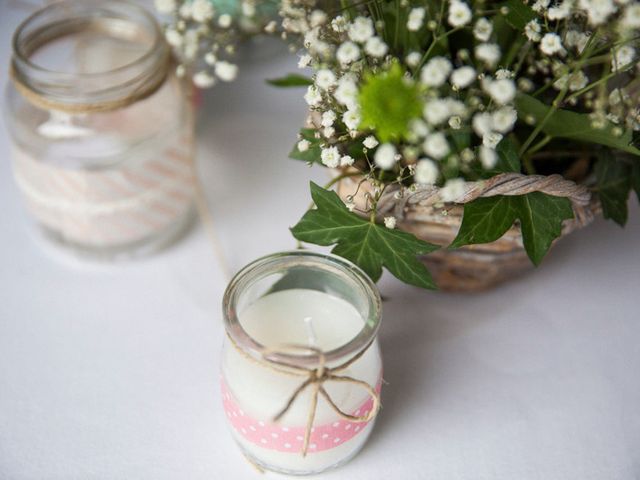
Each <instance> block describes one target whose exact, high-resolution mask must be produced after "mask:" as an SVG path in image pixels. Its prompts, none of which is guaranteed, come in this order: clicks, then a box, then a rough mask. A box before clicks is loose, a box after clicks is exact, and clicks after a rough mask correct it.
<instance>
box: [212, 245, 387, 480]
mask: <svg viewBox="0 0 640 480" xmlns="http://www.w3.org/2000/svg"><path fill="white" fill-rule="evenodd" d="M223 314H224V320H225V327H226V333H227V337H226V341H225V345H224V348H223V353H222V363H221V365H222V382H221V393H222V398H223V406H224V410H225V413H226V415H227V418H228V422H229V425H230V427H231V433H232V435H233V437H234V439H235V440H236V442H237V443H238V445H239V446H240V449H241V450H242V452H243V453H244V454H245V456H246V457H247V458H248V459H249V460H250V461H251V462H252V463H254V464H256V465H258V466H259V467H261V468H264V469H267V470H273V471H277V472H281V473H288V474H296V475H302V474H314V473H319V472H322V471H323V470H326V469H329V468H333V467H336V466H338V465H341V464H343V463H344V462H346V461H348V460H349V459H350V458H351V457H353V456H354V455H355V454H356V453H357V452H358V451H359V450H360V449H361V448H362V446H363V445H364V444H365V442H366V440H367V437H368V436H369V434H370V432H371V429H372V428H373V423H374V422H373V420H374V418H375V416H376V414H377V412H378V407H379V396H378V395H379V391H380V386H381V382H382V361H381V357H380V350H379V347H378V342H377V339H376V335H377V331H378V327H379V324H380V318H381V307H380V296H379V294H378V291H377V289H376V287H375V285H374V284H373V282H371V280H370V279H369V278H368V277H367V276H366V274H365V273H364V272H362V271H361V270H360V269H359V268H358V267H356V266H355V265H353V264H351V263H350V262H348V261H346V260H344V259H342V258H339V257H336V256H333V255H324V254H318V253H311V252H308V251H296V252H285V253H277V254H274V255H270V256H268V257H264V258H262V259H259V260H256V261H255V262H253V263H252V264H250V265H248V266H247V267H245V268H244V269H243V270H241V271H240V272H239V273H238V274H237V275H236V277H235V278H234V279H233V280H232V281H231V283H230V285H229V287H228V288H227V291H226V293H225V296H224V304H223ZM314 397H315V398H314ZM332 403H333V405H332ZM334 407H335V408H334Z"/></svg>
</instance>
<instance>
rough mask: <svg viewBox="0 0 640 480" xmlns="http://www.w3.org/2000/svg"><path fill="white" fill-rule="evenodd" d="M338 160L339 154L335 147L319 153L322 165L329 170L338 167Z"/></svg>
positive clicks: (324, 149)
mask: <svg viewBox="0 0 640 480" xmlns="http://www.w3.org/2000/svg"><path fill="white" fill-rule="evenodd" d="M340 158H341V157H340V152H339V151H338V148H337V147H329V148H323V149H322V152H321V153H320V160H321V161H322V164H323V165H326V166H327V167H329V168H337V167H338V165H340Z"/></svg>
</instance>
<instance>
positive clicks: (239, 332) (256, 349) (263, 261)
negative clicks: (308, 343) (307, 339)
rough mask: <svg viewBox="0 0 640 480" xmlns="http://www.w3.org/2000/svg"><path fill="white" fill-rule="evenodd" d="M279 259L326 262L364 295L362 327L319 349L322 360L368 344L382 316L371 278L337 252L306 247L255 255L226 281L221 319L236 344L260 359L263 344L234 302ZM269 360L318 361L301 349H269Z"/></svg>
mask: <svg viewBox="0 0 640 480" xmlns="http://www.w3.org/2000/svg"><path fill="white" fill-rule="evenodd" d="M283 261H285V262H289V263H290V264H291V265H292V266H293V265H308V266H322V265H324V266H326V265H330V266H331V267H332V268H334V269H335V270H337V271H340V272H341V273H343V274H346V275H347V276H348V277H349V279H350V280H351V281H352V282H353V284H354V286H357V287H359V288H360V289H361V290H362V292H363V294H364V295H366V297H367V300H368V304H369V315H368V318H363V320H364V322H363V326H362V329H360V331H359V332H358V333H357V334H356V335H355V336H354V337H352V338H350V339H349V340H348V341H347V342H345V343H343V344H342V345H340V346H338V347H336V348H334V349H332V350H330V351H327V352H322V353H323V357H324V361H325V362H326V363H329V364H330V363H333V362H337V361H339V360H341V359H345V358H348V357H351V356H353V355H355V354H357V353H358V352H360V351H361V350H362V349H364V348H367V347H368V346H369V345H370V344H371V342H372V341H373V340H374V338H375V337H376V335H377V333H378V329H379V327H380V321H381V318H382V299H381V298H380V293H379V292H378V289H377V287H376V285H375V283H374V282H373V281H372V280H371V278H369V276H368V275H367V274H366V273H365V272H364V271H363V270H362V269H361V268H359V267H358V266H357V265H355V264H354V263H352V262H350V261H348V260H346V259H344V258H342V257H339V256H337V255H333V254H330V253H329V254H328V253H318V252H311V251H308V250H293V251H285V252H278V253H273V254H270V255H266V256H263V257H261V258H258V259H257V260H254V261H253V262H251V263H249V264H248V265H246V266H245V267H243V268H242V269H241V270H240V271H239V272H238V273H236V274H235V276H234V277H233V278H232V279H231V281H230V282H229V285H228V286H227V289H226V290H225V293H224V297H223V302H222V308H223V318H224V324H225V330H226V333H227V335H229V337H230V338H231V340H232V341H233V342H235V343H236V344H237V345H238V347H240V348H241V349H242V350H243V351H245V352H246V353H248V354H249V355H251V356H252V357H254V358H256V359H261V358H263V352H264V351H265V348H266V347H267V346H265V345H262V344H261V343H259V342H258V341H256V340H255V339H253V337H251V335H249V334H248V333H247V331H246V330H245V329H244V328H243V327H242V324H241V323H240V320H239V318H238V315H237V311H236V305H235V304H236V301H237V299H238V296H239V293H240V292H241V290H243V289H244V288H246V287H249V286H250V285H251V284H253V283H255V281H256V280H259V279H260V278H264V277H265V276H267V275H268V274H271V273H275V272H276V271H277V270H276V267H278V268H279V269H281V268H282V267H283V265H282V262H283ZM285 266H286V264H285ZM256 275H258V276H259V275H262V276H261V277H259V278H257V279H253V278H252V277H254V276H256ZM269 359H273V360H274V361H275V362H281V363H289V364H296V365H304V366H310V365H317V364H318V362H319V360H320V358H319V355H318V354H317V353H314V352H312V351H308V352H304V353H303V354H295V353H284V352H282V353H281V352H275V353H271V352H270V353H269Z"/></svg>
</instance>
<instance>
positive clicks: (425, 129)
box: [409, 118, 431, 142]
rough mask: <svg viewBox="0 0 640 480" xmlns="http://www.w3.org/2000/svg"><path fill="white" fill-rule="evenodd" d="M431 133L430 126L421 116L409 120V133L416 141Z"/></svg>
mask: <svg viewBox="0 0 640 480" xmlns="http://www.w3.org/2000/svg"><path fill="white" fill-rule="evenodd" d="M429 133H431V130H430V129H429V126H428V125H427V124H426V123H425V122H424V120H422V119H420V118H414V119H413V120H411V122H409V134H410V136H411V137H412V139H413V140H414V141H416V142H417V141H418V140H420V139H422V138H424V137H426V136H427V135H429Z"/></svg>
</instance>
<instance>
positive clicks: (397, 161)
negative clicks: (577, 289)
mask: <svg viewBox="0 0 640 480" xmlns="http://www.w3.org/2000/svg"><path fill="white" fill-rule="evenodd" d="M280 13H281V15H282V17H283V23H282V27H283V29H284V31H285V32H286V33H287V35H288V36H297V37H298V38H300V39H301V41H302V44H303V51H302V52H301V56H300V61H299V66H300V67H302V68H305V67H310V68H311V69H312V70H313V76H312V79H311V80H308V88H307V92H306V94H305V100H306V102H307V103H308V105H309V108H310V115H309V119H308V122H307V123H308V124H307V125H306V127H305V128H303V129H302V130H301V132H300V136H299V139H298V142H297V144H296V146H295V148H294V150H293V152H292V154H291V156H292V157H293V158H295V159H299V160H304V161H307V162H310V163H318V164H321V165H324V166H326V167H329V168H331V169H338V174H337V177H335V178H334V180H333V181H332V182H330V184H329V185H327V186H326V187H325V188H322V187H320V186H318V185H315V184H312V186H311V193H312V196H313V201H314V203H315V207H316V208H315V209H312V210H309V211H308V212H307V213H306V214H305V215H304V217H303V218H302V219H301V221H300V222H299V223H298V224H297V225H296V226H295V227H293V229H292V232H293V234H294V236H295V237H296V238H297V239H298V240H300V241H304V242H310V243H315V244H319V245H335V248H334V250H333V251H334V253H336V254H338V255H341V256H343V257H345V258H347V259H349V260H351V261H353V262H355V263H356V264H358V265H359V266H360V267H361V268H363V269H364V270H365V271H366V272H367V273H368V274H369V275H370V276H371V277H372V278H374V279H378V278H379V277H380V275H381V273H382V267H386V268H387V269H388V270H389V271H390V272H391V273H392V274H393V275H395V276H396V277H398V278H399V279H401V280H402V281H404V282H406V283H409V284H413V285H417V286H421V287H425V288H432V287H433V286H434V283H433V280H432V278H431V277H430V274H429V272H428V271H427V269H426V267H425V266H424V265H423V263H421V262H420V261H419V257H420V256H422V255H425V254H428V253H429V252H432V251H433V250H435V249H436V248H439V247H438V246H436V245H433V244H431V243H428V242H425V241H423V240H420V239H418V238H416V237H415V236H414V235H412V234H411V233H408V232H406V231H402V229H401V228H398V227H401V226H402V225H401V223H402V222H401V220H402V219H401V218H399V216H400V214H401V212H402V209H400V210H398V209H397V208H395V209H394V208H389V203H394V202H395V203H400V204H402V202H403V201H404V202H406V199H407V198H408V197H411V196H412V195H415V194H417V193H419V192H429V193H430V196H429V201H430V202H431V203H432V204H434V205H435V206H436V207H440V208H441V209H442V214H443V215H446V212H447V206H448V205H451V204H455V203H459V204H464V215H463V219H462V222H461V226H460V229H459V231H458V233H457V236H456V238H455V239H454V240H453V242H452V243H451V244H450V245H449V248H458V247H461V246H464V245H470V244H479V243H487V242H493V241H495V240H497V239H499V238H500V237H502V236H503V234H504V233H505V232H506V231H507V230H509V229H510V228H511V227H512V226H513V225H514V224H515V225H519V226H520V228H521V233H522V242H523V244H524V248H525V250H526V252H527V254H528V256H529V257H530V259H531V260H532V261H533V263H534V264H538V263H539V262H540V261H541V260H542V258H543V257H544V255H545V254H546V252H547V250H548V249H549V247H550V246H551V244H552V242H553V240H554V239H555V238H557V237H558V236H560V234H561V227H562V224H563V221H565V220H568V219H571V218H573V216H574V210H573V209H572V202H571V201H570V199H569V198H567V197H571V196H572V195H573V196H574V197H580V198H581V199H582V201H583V203H584V198H585V194H586V195H587V203H588V199H589V198H588V197H590V196H591V193H593V194H595V195H594V198H597V199H598V201H599V203H600V205H601V208H602V211H603V214H604V216H605V217H607V218H611V219H613V220H614V221H616V222H618V223H619V224H621V225H622V224H624V223H625V221H626V217H627V199H628V197H629V194H630V191H631V190H632V188H633V189H635V191H636V193H637V194H638V195H639V196H640V157H639V156H640V76H639V72H640V70H639V69H638V55H639V52H638V47H639V43H640V2H638V1H634V0H536V1H535V3H533V2H527V1H526V0H506V1H499V2H494V1H488V0H485V1H482V0H474V1H469V2H467V1H465V0H365V1H361V2H344V1H340V2H338V1H323V2H320V1H316V0H284V1H283V2H282V5H281V12H280ZM288 81H289V82H290V83H295V84H300V83H303V82H304V79H303V78H302V77H300V76H290V77H288ZM282 83H286V81H285V80H283V82H282ZM553 174H560V175H563V176H564V178H563V177H559V176H558V175H553ZM347 177H349V178H352V179H355V180H354V185H355V186H356V187H355V189H354V191H353V192H351V193H350V194H349V195H346V196H344V197H343V198H340V197H339V196H338V195H337V194H336V193H334V192H332V191H329V190H327V188H328V187H329V186H330V185H331V184H334V183H336V182H337V181H342V180H344V179H345V178H347ZM547 179H551V180H553V181H556V182H557V181H560V182H561V185H560V187H558V189H556V190H554V188H544V187H542V188H540V189H538V190H539V191H535V190H536V189H533V191H531V189H530V190H529V191H527V190H526V189H524V190H522V188H521V190H522V191H523V193H522V194H518V195H515V194H509V193H507V194H495V191H494V193H492V194H487V195H484V196H480V197H477V198H475V199H474V200H473V201H469V198H470V195H472V194H473V192H476V191H478V189H482V188H483V186H486V185H492V188H493V187H495V185H496V184H498V185H502V183H501V182H504V181H507V180H509V181H517V182H520V183H519V184H518V185H520V187H522V185H524V184H527V185H528V184H530V183H531V182H532V181H536V182H541V184H542V183H544V185H546V186H547V187H548V186H549V184H550V183H549V181H547ZM558 179H559V180H558ZM568 180H572V181H568ZM573 180H576V181H578V182H579V183H580V184H581V185H582V186H580V187H579V186H578V185H576V184H575V183H574V182H573ZM527 182H529V183H527ZM545 182H546V183H545ZM562 182H564V183H562ZM587 188H588V189H589V190H587ZM563 189H564V190H563ZM568 191H569V193H567V192H568ZM434 192H435V194H434ZM497 192H498V193H500V192H501V190H497ZM525 192H526V193H525ZM558 192H563V193H558ZM398 212H399V213H398Z"/></svg>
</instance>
